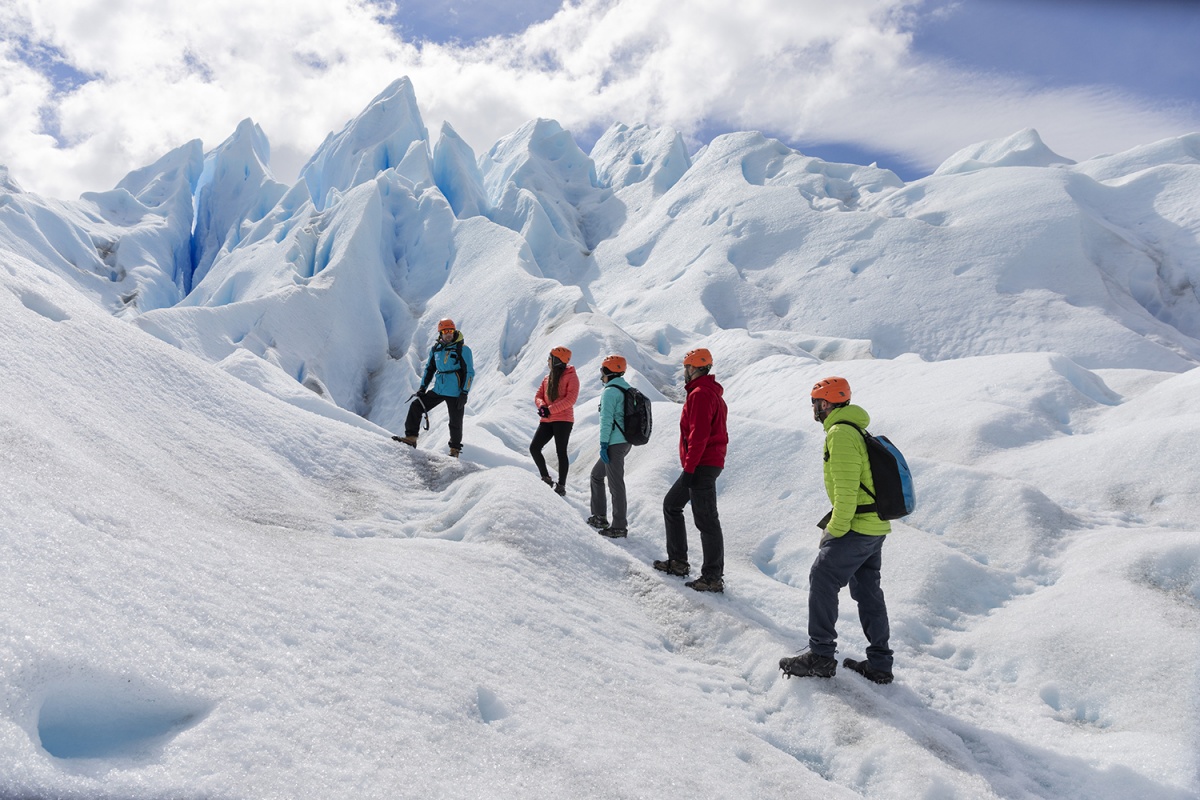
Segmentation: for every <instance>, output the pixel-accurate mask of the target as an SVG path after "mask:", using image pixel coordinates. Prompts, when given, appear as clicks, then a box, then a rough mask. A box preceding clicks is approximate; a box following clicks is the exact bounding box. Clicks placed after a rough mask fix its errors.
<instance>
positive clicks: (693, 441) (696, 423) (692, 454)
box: [683, 392, 716, 475]
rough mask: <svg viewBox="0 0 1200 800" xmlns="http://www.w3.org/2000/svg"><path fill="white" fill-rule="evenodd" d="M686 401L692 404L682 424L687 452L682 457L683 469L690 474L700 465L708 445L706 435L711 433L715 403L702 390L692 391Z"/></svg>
mask: <svg viewBox="0 0 1200 800" xmlns="http://www.w3.org/2000/svg"><path fill="white" fill-rule="evenodd" d="M688 401H689V402H691V404H692V405H691V407H690V408H689V409H688V412H689V413H688V418H687V419H686V420H685V422H686V424H685V426H684V438H685V440H686V441H687V453H686V455H685V456H684V459H683V471H684V472H686V473H687V474H689V475H692V474H694V473H695V472H696V467H698V466H700V459H701V458H703V457H704V448H705V447H706V446H707V445H708V437H709V436H710V435H712V422H713V415H714V414H715V413H716V405H715V403H714V402H713V399H712V398H710V397H709V396H708V395H707V394H705V393H704V392H694V393H693V394H692V395H691V396H689V397H688ZM684 405H687V403H685V404H684Z"/></svg>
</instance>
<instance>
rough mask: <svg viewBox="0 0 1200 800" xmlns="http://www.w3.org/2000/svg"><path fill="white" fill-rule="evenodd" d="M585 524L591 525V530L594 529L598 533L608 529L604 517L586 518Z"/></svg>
mask: <svg viewBox="0 0 1200 800" xmlns="http://www.w3.org/2000/svg"><path fill="white" fill-rule="evenodd" d="M587 524H588V525H591V526H592V527H593V528H595V529H596V530H598V531H602V530H604V529H605V528H607V527H608V520H607V519H605V518H604V517H600V516H595V515H593V516H590V517H588V519H587Z"/></svg>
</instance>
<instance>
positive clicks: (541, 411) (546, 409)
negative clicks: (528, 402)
mask: <svg viewBox="0 0 1200 800" xmlns="http://www.w3.org/2000/svg"><path fill="white" fill-rule="evenodd" d="M538 416H539V417H543V418H545V417H548V416H550V406H538Z"/></svg>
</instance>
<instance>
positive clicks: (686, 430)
mask: <svg viewBox="0 0 1200 800" xmlns="http://www.w3.org/2000/svg"><path fill="white" fill-rule="evenodd" d="M712 366H713V359H712V353H710V352H708V351H707V350H705V349H704V348H698V349H696V350H691V351H689V352H688V354H687V355H686V356H684V357H683V375H684V379H685V380H686V386H685V388H686V389H687V399H686V400H684V403H683V411H682V412H681V413H680V415H679V460H680V462H681V463H682V464H683V472H681V473H680V475H679V477H678V478H677V479H676V480H675V484H674V485H673V486H672V487H671V489H670V490H669V491H668V492H667V496H666V497H664V498H663V517H664V518H665V520H666V526H667V558H666V560H665V561H655V562H654V568H655V569H657V570H660V571H662V572H666V573H668V574H671V575H687V574H688V573H689V572H690V571H691V567H690V566H689V565H688V558H687V550H688V545H687V526H686V525H685V524H684V521H683V507H684V506H685V505H687V504H688V503H689V502H690V503H691V504H692V519H693V520H694V521H695V523H696V527H697V528H698V529H699V530H700V546H701V547H702V548H703V550H704V565H703V566H702V567H701V568H700V577H699V578H697V579H696V580H694V581H689V582H688V583H687V584H686V585H687V586H688V587H689V588H692V589H695V590H696V591H697V592H723V591H725V579H724V574H725V541H724V538H723V537H722V535H721V520H720V518H719V517H718V516H717V476H718V475H720V474H721V470H722V469H724V468H725V448H726V446H727V445H728V444H729V434H728V433H727V432H726V429H725V417H726V415H727V411H728V410H727V408H726V406H725V401H724V400H723V399H722V397H721V395H722V394H724V391H725V390H724V389H722V388H721V384H719V383H717V381H716V378H714V377H713V376H712V375H710V374H709V372H710V371H711V370H712Z"/></svg>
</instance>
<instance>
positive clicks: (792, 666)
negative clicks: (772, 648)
mask: <svg viewBox="0 0 1200 800" xmlns="http://www.w3.org/2000/svg"><path fill="white" fill-rule="evenodd" d="M779 668H780V669H781V670H783V674H784V675H786V676H787V677H789V678H790V677H792V676H793V675H795V676H796V677H797V678H832V677H833V676H834V674H835V673H836V672H837V659H836V658H830V657H829V656H819V655H817V654H816V653H814V652H813V651H811V650H806V651H805V652H803V653H801V654H800V655H798V656H790V657H784V658H781V659H779Z"/></svg>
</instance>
